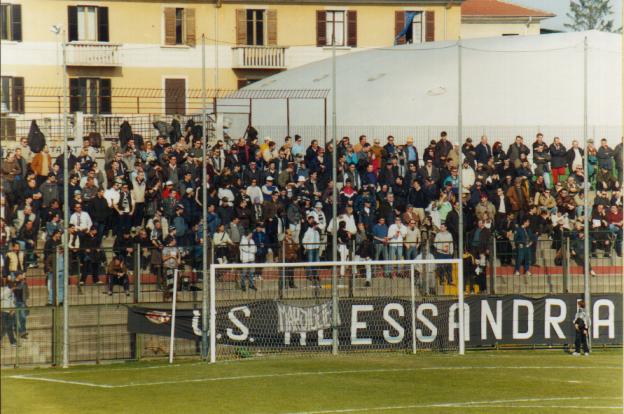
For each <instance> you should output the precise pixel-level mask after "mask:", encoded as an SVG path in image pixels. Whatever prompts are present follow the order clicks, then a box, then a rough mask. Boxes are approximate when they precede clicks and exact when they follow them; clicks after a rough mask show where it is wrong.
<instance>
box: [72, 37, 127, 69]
mask: <svg viewBox="0 0 624 414" xmlns="http://www.w3.org/2000/svg"><path fill="white" fill-rule="evenodd" d="M67 66H107V67H115V66H121V63H120V62H119V45H115V44H110V43H84V42H80V43H67Z"/></svg>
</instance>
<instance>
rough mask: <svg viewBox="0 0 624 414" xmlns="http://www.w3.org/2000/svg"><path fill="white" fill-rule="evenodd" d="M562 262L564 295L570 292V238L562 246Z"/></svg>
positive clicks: (567, 237)
mask: <svg viewBox="0 0 624 414" xmlns="http://www.w3.org/2000/svg"><path fill="white" fill-rule="evenodd" d="M561 261H562V263H561V264H562V266H563V293H568V292H569V291H570V237H569V236H566V238H565V244H564V245H563V246H562V252H561Z"/></svg>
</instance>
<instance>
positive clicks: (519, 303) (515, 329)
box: [512, 299, 533, 339]
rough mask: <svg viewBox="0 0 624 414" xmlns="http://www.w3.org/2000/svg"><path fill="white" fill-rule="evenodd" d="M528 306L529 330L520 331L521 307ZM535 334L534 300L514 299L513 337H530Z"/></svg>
mask: <svg viewBox="0 0 624 414" xmlns="http://www.w3.org/2000/svg"><path fill="white" fill-rule="evenodd" d="M521 307H522V308H527V319H526V321H527V331H526V332H519V324H518V314H519V313H520V308H521ZM532 336H533V302H531V301H530V300H525V299H514V300H513V329H512V338H513V339H530V338H531V337H532Z"/></svg>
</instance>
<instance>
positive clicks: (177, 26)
mask: <svg viewBox="0 0 624 414" xmlns="http://www.w3.org/2000/svg"><path fill="white" fill-rule="evenodd" d="M195 42H196V39H195V9H190V8H179V7H178V8H173V7H166V8H165V45H170V46H176V45H187V46H195Z"/></svg>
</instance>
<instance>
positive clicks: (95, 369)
mask: <svg viewBox="0 0 624 414" xmlns="http://www.w3.org/2000/svg"><path fill="white" fill-rule="evenodd" d="M199 364H206V363H205V362H194V363H191V364H172V365H155V366H149V367H140V366H139V367H136V368H108V367H106V366H103V365H98V366H94V367H93V368H91V367H88V368H85V369H82V370H74V371H64V370H63V371H60V370H51V371H50V372H46V373H35V374H22V375H16V376H15V377H24V378H34V377H36V376H37V375H40V374H43V375H67V374H84V373H93V372H107V373H108V372H118V371H143V370H146V369H163V368H175V367H181V366H183V365H184V366H193V365H199ZM110 366H111V367H114V366H115V365H112V364H111V365H110ZM9 378H14V377H9Z"/></svg>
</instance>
